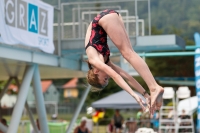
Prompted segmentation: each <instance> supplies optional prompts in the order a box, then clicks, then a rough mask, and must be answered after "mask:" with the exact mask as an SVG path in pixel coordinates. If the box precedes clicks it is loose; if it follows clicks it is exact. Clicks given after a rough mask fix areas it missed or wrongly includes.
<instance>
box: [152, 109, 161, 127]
mask: <svg viewBox="0 0 200 133" xmlns="http://www.w3.org/2000/svg"><path fill="white" fill-rule="evenodd" d="M152 124H153V128H154V130H156V131H157V130H158V127H159V112H158V111H155V112H154V114H153V118H152Z"/></svg>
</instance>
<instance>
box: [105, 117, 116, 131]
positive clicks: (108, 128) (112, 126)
mask: <svg viewBox="0 0 200 133" xmlns="http://www.w3.org/2000/svg"><path fill="white" fill-rule="evenodd" d="M106 132H107V133H115V123H114V119H111V121H110V123H109V124H108V126H107V128H106Z"/></svg>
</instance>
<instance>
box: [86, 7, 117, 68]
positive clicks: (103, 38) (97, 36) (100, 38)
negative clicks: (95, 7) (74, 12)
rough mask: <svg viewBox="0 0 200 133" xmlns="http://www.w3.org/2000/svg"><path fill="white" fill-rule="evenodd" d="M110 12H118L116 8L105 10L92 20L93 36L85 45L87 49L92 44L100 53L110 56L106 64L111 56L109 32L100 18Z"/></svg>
mask: <svg viewBox="0 0 200 133" xmlns="http://www.w3.org/2000/svg"><path fill="white" fill-rule="evenodd" d="M110 13H117V14H119V13H118V12H116V11H115V10H109V9H107V10H104V11H102V12H101V13H100V14H99V15H97V16H96V17H95V18H94V19H93V21H92V31H91V36H90V40H89V42H88V44H87V46H86V47H85V50H86V49H87V48H88V47H89V46H92V47H94V48H95V49H96V50H97V51H98V52H99V53H100V54H102V55H103V56H108V59H107V60H106V62H105V63H106V64H107V63H108V62H109V56H110V50H109V47H108V44H107V33H106V32H105V30H104V29H103V28H102V27H101V26H100V25H99V23H98V22H99V20H100V19H101V18H102V17H103V16H105V15H107V14H110Z"/></svg>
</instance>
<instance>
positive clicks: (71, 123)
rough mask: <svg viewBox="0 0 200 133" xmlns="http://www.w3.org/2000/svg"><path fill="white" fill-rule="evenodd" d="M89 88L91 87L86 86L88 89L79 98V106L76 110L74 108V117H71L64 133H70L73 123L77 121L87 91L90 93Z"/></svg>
mask: <svg viewBox="0 0 200 133" xmlns="http://www.w3.org/2000/svg"><path fill="white" fill-rule="evenodd" d="M90 88H91V86H90V85H88V87H87V89H86V90H85V92H84V94H83V96H82V97H81V100H80V103H79V105H78V106H77V108H76V111H75V113H74V116H73V118H72V120H71V122H70V124H69V126H68V128H67V131H66V133H70V132H71V129H72V127H73V125H74V123H75V121H76V119H77V117H78V115H79V113H80V111H81V108H82V107H83V104H84V102H85V100H86V97H87V95H88V93H89V91H90Z"/></svg>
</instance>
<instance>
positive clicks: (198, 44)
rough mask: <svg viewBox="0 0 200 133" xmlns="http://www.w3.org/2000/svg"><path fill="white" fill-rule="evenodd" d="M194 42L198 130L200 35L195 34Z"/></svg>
mask: <svg viewBox="0 0 200 133" xmlns="http://www.w3.org/2000/svg"><path fill="white" fill-rule="evenodd" d="M194 40H195V44H196V47H199V48H196V50H195V53H196V54H195V58H194V68H195V69H194V70H195V81H196V95H197V98H198V108H197V129H198V130H199V129H200V34H199V33H195V34H194Z"/></svg>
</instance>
